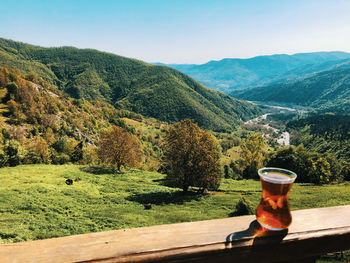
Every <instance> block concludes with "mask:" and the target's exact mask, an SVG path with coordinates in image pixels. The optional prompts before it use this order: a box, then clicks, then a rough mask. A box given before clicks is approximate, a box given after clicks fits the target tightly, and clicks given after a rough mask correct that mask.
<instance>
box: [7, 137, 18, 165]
mask: <svg viewBox="0 0 350 263" xmlns="http://www.w3.org/2000/svg"><path fill="white" fill-rule="evenodd" d="M18 148H19V143H18V142H17V141H15V140H10V141H8V142H7V144H6V145H5V147H4V148H3V151H4V153H5V158H6V159H7V163H8V165H9V166H11V167H13V166H16V165H19V164H20V157H19V153H18Z"/></svg>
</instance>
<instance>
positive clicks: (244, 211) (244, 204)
mask: <svg viewBox="0 0 350 263" xmlns="http://www.w3.org/2000/svg"><path fill="white" fill-rule="evenodd" d="M253 214H254V208H253V206H252V204H251V203H250V202H249V201H248V200H247V199H245V198H244V197H241V199H239V201H238V203H237V205H236V211H235V213H234V215H235V216H243V215H253Z"/></svg>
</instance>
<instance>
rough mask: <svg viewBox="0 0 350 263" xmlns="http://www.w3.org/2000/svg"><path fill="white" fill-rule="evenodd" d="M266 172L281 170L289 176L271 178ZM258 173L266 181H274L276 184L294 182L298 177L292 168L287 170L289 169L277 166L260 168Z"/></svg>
mask: <svg viewBox="0 0 350 263" xmlns="http://www.w3.org/2000/svg"><path fill="white" fill-rule="evenodd" d="M264 171H265V172H269V171H270V172H272V171H274V172H280V173H283V174H285V175H286V176H287V177H286V178H285V179H284V178H283V179H279V178H271V177H268V176H266V174H264ZM258 174H259V176H260V178H261V179H263V180H264V181H267V182H270V183H274V184H290V183H293V182H294V181H295V179H296V178H297V174H296V173H295V172H293V171H291V170H287V169H283V168H277V167H264V168H260V169H259V170H258Z"/></svg>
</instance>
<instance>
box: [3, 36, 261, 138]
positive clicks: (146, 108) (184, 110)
mask: <svg viewBox="0 0 350 263" xmlns="http://www.w3.org/2000/svg"><path fill="white" fill-rule="evenodd" d="M0 65H6V66H8V67H16V68H18V69H20V70H21V71H22V72H25V73H29V72H31V73H36V74H38V75H39V76H41V77H43V78H44V79H45V80H46V81H48V82H51V83H52V84H55V85H57V86H58V87H59V89H60V90H62V91H64V92H66V93H68V94H69V95H70V96H72V97H73V98H85V99H87V100H93V99H99V100H104V101H106V102H108V103H111V104H112V105H114V106H115V107H116V108H118V109H128V110H131V111H134V112H137V113H140V114H142V115H144V116H146V117H154V118H157V119H159V120H162V121H169V122H172V121H178V120H181V119H184V118H190V119H194V120H195V121H196V122H198V124H199V125H200V126H202V127H204V128H208V129H212V130H217V131H220V130H230V129H232V127H233V126H235V125H237V124H238V123H239V122H240V120H247V119H249V118H251V117H253V116H255V115H257V114H259V113H260V110H259V109H258V108H257V107H256V106H254V105H252V104H249V103H246V102H242V101H239V100H237V99H234V98H232V97H230V96H227V95H225V94H223V93H220V92H217V91H214V90H211V89H209V88H207V87H205V86H203V85H201V84H200V83H198V82H197V81H195V80H193V79H192V78H190V77H188V76H187V75H185V74H183V73H181V72H179V71H177V70H174V69H171V68H168V67H164V66H154V65H150V64H147V63H144V62H142V61H139V60H135V59H129V58H125V57H121V56H117V55H113V54H109V53H104V52H99V51H96V50H90V49H83V50H81V49H77V48H73V47H61V48H42V47H37V46H32V45H28V44H24V43H20V42H14V41H11V40H5V39H0Z"/></svg>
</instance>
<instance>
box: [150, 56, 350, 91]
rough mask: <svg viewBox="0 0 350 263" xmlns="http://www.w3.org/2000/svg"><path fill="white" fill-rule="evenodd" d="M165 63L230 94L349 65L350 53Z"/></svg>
mask: <svg viewBox="0 0 350 263" xmlns="http://www.w3.org/2000/svg"><path fill="white" fill-rule="evenodd" d="M156 64H161V63H156ZM161 65H166V66H169V67H172V68H175V69H177V70H179V71H181V72H183V73H186V74H188V75H190V76H191V77H193V78H194V79H196V80H198V81H199V82H201V83H203V84H204V85H207V86H208V87H211V88H214V89H217V90H220V91H223V92H226V93H230V92H231V91H233V90H235V89H242V88H249V87H256V86H263V85H270V84H273V83H276V82H280V81H286V80H291V79H295V78H299V77H300V76H303V77H305V75H307V74H314V73H318V72H321V71H325V70H331V69H336V68H348V67H350V53H346V52H336V51H334V52H314V53H299V54H295V55H285V54H280V55H271V56H258V57H253V58H249V59H235V58H226V59H222V60H219V61H210V62H208V63H205V64H201V65H196V64H161Z"/></svg>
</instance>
